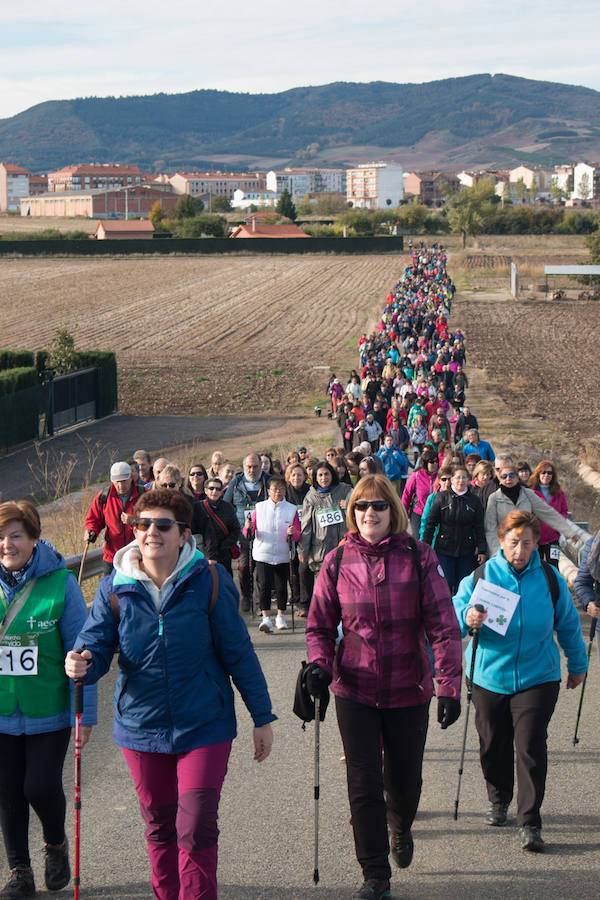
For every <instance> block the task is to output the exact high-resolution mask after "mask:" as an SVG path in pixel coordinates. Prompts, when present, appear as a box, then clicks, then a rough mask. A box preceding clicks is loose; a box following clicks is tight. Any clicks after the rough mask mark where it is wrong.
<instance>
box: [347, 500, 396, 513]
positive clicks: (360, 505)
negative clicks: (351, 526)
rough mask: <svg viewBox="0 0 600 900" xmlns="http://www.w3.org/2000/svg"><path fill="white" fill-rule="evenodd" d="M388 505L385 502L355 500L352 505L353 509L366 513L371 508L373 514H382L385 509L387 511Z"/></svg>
mask: <svg viewBox="0 0 600 900" xmlns="http://www.w3.org/2000/svg"><path fill="white" fill-rule="evenodd" d="M389 505H390V504H389V502H388V501H387V500H357V501H356V503H355V504H354V509H358V510H360V512H366V510H367V509H368V508H369V507H370V506H372V507H373V509H374V510H375V512H384V511H385V510H386V509H389Z"/></svg>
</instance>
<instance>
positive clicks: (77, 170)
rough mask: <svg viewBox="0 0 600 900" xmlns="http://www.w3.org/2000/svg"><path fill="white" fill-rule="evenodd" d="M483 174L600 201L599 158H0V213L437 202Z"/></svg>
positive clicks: (511, 195)
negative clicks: (258, 163) (421, 163)
mask: <svg viewBox="0 0 600 900" xmlns="http://www.w3.org/2000/svg"><path fill="white" fill-rule="evenodd" d="M483 179H488V180H491V181H492V182H493V184H494V189H495V193H496V194H497V195H498V197H499V198H501V200H502V201H503V202H510V203H512V204H535V205H539V204H548V205H552V204H560V205H562V206H566V207H588V208H596V207H597V206H600V164H597V163H586V162H579V163H574V164H569V165H560V166H555V167H554V168H541V167H528V166H526V165H520V166H517V167H516V168H515V169H510V170H481V171H477V172H467V171H462V172H457V173H454V172H405V171H404V170H403V168H402V166H401V165H399V164H397V163H391V162H387V163H386V162H369V163H364V164H361V165H358V166H357V167H356V168H352V169H342V168H339V169H334V168H332V169H326V168H285V169H282V170H280V171H275V170H273V171H269V172H253V173H249V172H243V173H240V172H176V173H175V174H173V175H170V174H163V173H144V172H141V171H140V169H139V168H138V166H125V165H113V164H101V165H99V164H85V163H84V164H79V165H73V166H65V167H64V168H62V169H59V170H58V171H56V172H48V173H47V174H46V175H35V174H32V173H31V172H28V171H27V170H26V169H24V168H22V167H20V166H18V165H14V164H12V163H4V162H3V163H0V212H5V213H12V214H20V215H21V216H31V217H38V216H44V217H48V216H50V217H52V216H53V217H78V216H80V217H85V218H93V219H125V220H127V219H140V218H141V219H147V218H148V217H149V216H150V213H151V211H152V209H153V208H156V205H157V204H158V206H159V207H160V209H162V210H163V212H164V213H165V215H168V214H169V213H171V212H172V211H173V209H174V208H175V205H176V204H177V202H178V200H179V199H180V198H181V196H182V195H186V194H187V195H189V196H190V197H192V198H194V199H195V200H200V201H202V203H201V204H198V206H199V208H204V210H205V211H207V212H218V211H224V210H230V209H231V210H240V211H241V212H244V213H247V212H248V211H250V212H257V211H260V210H265V209H266V210H269V209H274V208H275V207H276V205H277V203H278V201H279V199H280V197H281V195H282V193H283V192H284V191H287V192H288V193H289V195H290V196H291V198H292V200H293V201H294V202H298V201H305V204H304V205H305V208H306V203H309V204H310V203H314V202H316V201H317V199H318V198H319V197H320V196H322V195H330V196H334V197H337V198H339V201H340V203H341V204H342V205H344V207H345V208H354V209H379V210H381V209H386V208H394V207H397V206H399V205H401V204H405V203H407V202H410V201H411V199H413V198H416V199H417V200H418V201H419V202H421V203H423V204H424V205H425V206H427V207H430V208H433V209H435V208H439V207H441V206H443V204H444V202H445V201H446V200H447V199H448V197H449V196H451V195H452V194H455V193H457V192H459V191H460V190H462V189H464V188H469V187H472V186H473V185H474V184H476V183H477V182H479V181H481V180H483Z"/></svg>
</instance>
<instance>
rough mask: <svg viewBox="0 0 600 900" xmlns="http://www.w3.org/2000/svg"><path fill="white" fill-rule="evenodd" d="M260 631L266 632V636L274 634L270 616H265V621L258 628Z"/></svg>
mask: <svg viewBox="0 0 600 900" xmlns="http://www.w3.org/2000/svg"><path fill="white" fill-rule="evenodd" d="M258 630H259V631H262V632H264V633H265V634H273V631H274V629H273V623H272V622H271V617H270V616H263V620H262V622H261V623H260V625H259V626H258Z"/></svg>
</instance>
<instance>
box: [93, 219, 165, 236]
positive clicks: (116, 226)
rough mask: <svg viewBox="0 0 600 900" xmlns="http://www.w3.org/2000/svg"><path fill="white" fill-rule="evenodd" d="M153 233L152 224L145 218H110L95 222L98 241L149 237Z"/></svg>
mask: <svg viewBox="0 0 600 900" xmlns="http://www.w3.org/2000/svg"><path fill="white" fill-rule="evenodd" d="M153 235H154V225H153V224H152V222H149V221H148V220H145V219H129V220H127V221H123V220H117V219H110V220H108V221H107V220H105V221H103V222H98V223H97V224H96V232H95V236H96V238H97V240H99V241H109V240H115V239H116V240H124V239H128V238H129V239H131V238H150V239H152V237H153Z"/></svg>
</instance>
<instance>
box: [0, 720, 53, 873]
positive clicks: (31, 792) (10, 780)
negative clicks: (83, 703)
mask: <svg viewBox="0 0 600 900" xmlns="http://www.w3.org/2000/svg"><path fill="white" fill-rule="evenodd" d="M70 737H71V729H70V728H62V729H61V730H60V731H48V732H46V733H45V734H20V735H16V736H15V735H11V734H0V825H1V826H2V834H3V836H4V846H5V847H6V855H7V857H8V865H9V867H10V868H11V869H12V868H14V866H28V865H30V862H31V861H30V857H29V807H30V806H31V807H32V808H33V809H34V810H35V812H36V813H37V816H38V818H39V820H40V822H41V823H42V829H43V833H44V840H45V841H46V843H47V844H62V842H63V841H64V839H65V794H64V791H63V784H62V772H63V765H64V761H65V756H66V753H67V747H68V746H69V738H70Z"/></svg>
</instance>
